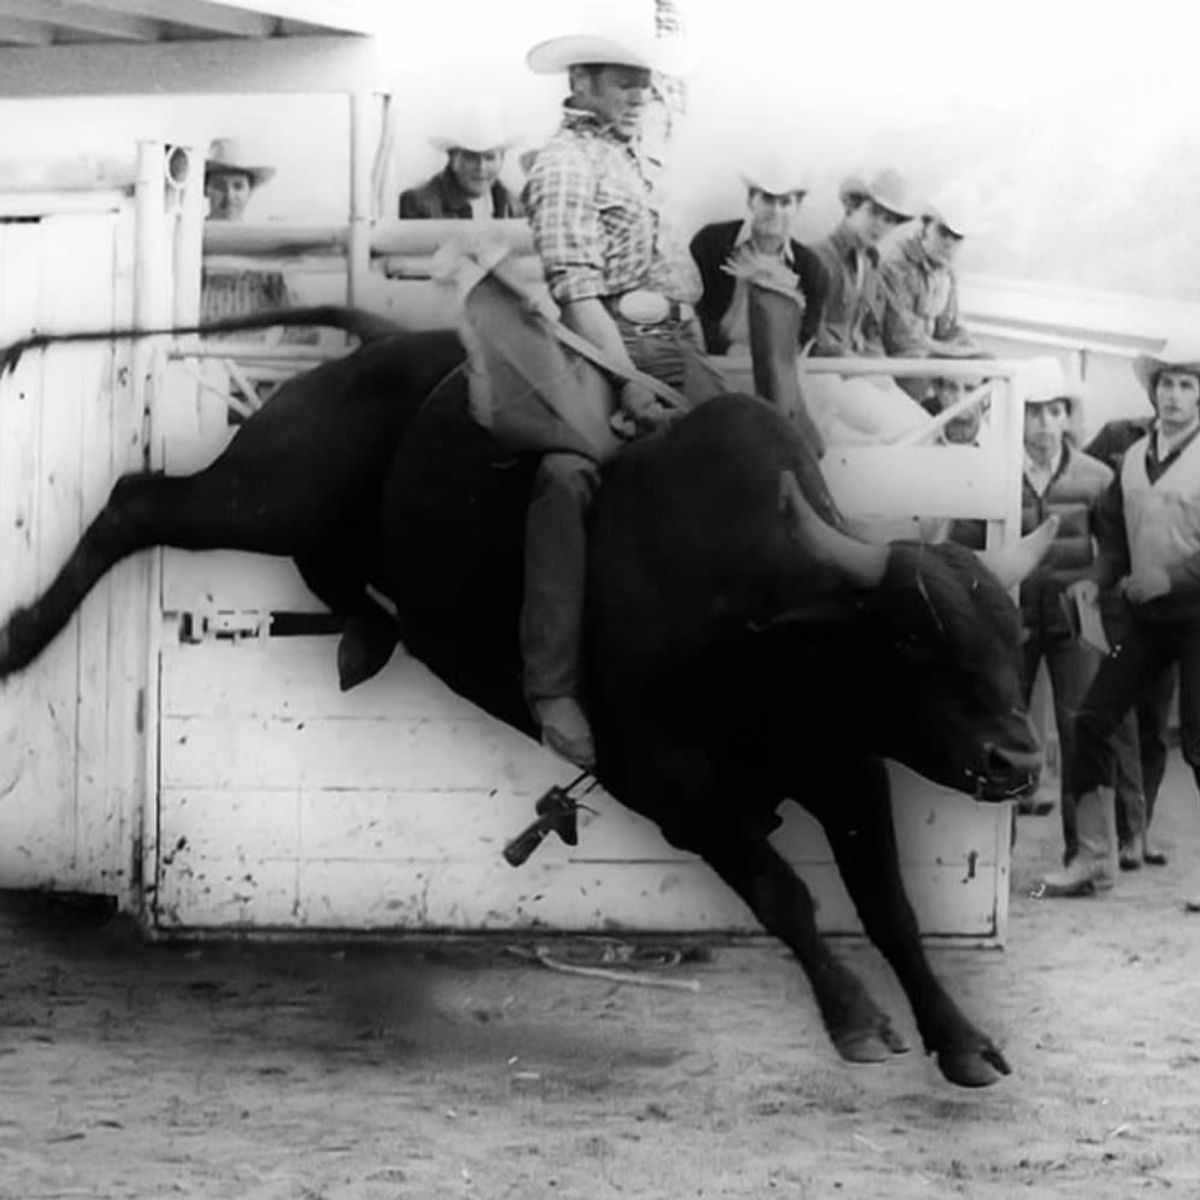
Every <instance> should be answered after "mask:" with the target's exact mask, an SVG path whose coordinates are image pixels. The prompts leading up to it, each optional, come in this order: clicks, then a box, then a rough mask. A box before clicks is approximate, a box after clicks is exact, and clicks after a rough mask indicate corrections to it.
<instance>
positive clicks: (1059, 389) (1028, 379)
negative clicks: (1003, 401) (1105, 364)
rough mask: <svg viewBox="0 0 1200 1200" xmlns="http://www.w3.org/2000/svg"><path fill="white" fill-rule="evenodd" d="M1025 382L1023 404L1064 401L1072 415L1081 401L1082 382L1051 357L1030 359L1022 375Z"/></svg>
mask: <svg viewBox="0 0 1200 1200" xmlns="http://www.w3.org/2000/svg"><path fill="white" fill-rule="evenodd" d="M1022 379H1023V380H1024V381H1025V387H1026V391H1025V404H1026V406H1027V407H1028V406H1029V405H1031V404H1053V403H1054V401H1056V400H1065V401H1066V404H1067V409H1068V411H1069V412H1070V413H1071V414H1072V415H1074V414H1075V412H1076V410H1077V409H1078V407H1079V405H1080V403H1081V402H1082V400H1083V381H1082V380H1081V379H1079V378H1078V377H1077V376H1075V375H1073V374H1071V373H1069V372H1068V371H1066V370H1065V369H1064V368H1063V365H1062V363H1061V362H1060V361H1059V360H1058V359H1057V358H1054V357H1053V356H1052V355H1046V356H1044V357H1038V358H1031V359H1030V360H1029V361H1028V362H1027V363H1026V365H1025V371H1024V373H1023V375H1022Z"/></svg>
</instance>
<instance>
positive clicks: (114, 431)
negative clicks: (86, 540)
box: [0, 209, 145, 897]
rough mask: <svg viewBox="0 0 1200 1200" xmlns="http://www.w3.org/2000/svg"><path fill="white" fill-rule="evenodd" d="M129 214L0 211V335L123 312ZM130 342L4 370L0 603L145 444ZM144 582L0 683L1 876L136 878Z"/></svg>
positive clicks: (35, 880)
mask: <svg viewBox="0 0 1200 1200" xmlns="http://www.w3.org/2000/svg"><path fill="white" fill-rule="evenodd" d="M129 220H130V218H129V214H128V212H127V211H125V210H123V209H116V210H114V211H102V212H94V213H86V212H84V213H63V214H57V215H46V216H43V217H41V218H40V219H37V220H20V221H11V222H3V223H0V264H2V265H3V269H2V270H0V340H3V341H4V342H7V341H9V340H10V339H11V338H12V337H14V336H20V335H21V334H24V333H26V332H28V331H29V330H30V329H31V328H33V327H36V328H39V329H71V328H91V327H103V326H104V325H106V324H108V323H110V322H113V321H116V322H118V323H121V322H123V321H126V320H128V318H129V313H130V300H129V298H130V289H131V272H130V263H129V260H128V248H129V245H130V238H129ZM126 354H127V352H124V351H120V350H114V349H113V348H112V347H108V346H104V345H100V346H79V347H58V348H54V349H52V350H50V351H47V352H45V353H36V354H32V355H27V356H26V358H25V359H24V361H23V362H22V364H21V366H20V367H19V368H18V370H17V371H16V373H15V374H14V375H13V376H12V377H10V378H9V379H7V380H5V381H2V382H0V563H3V570H2V571H0V613H3V614H5V615H7V613H8V612H9V611H10V610H11V609H12V607H13V606H15V605H18V604H22V603H26V602H28V601H29V600H30V599H31V598H32V597H33V596H34V595H35V594H37V593H38V592H39V591H40V590H42V589H43V588H44V587H45V586H46V585H47V584H48V583H49V582H50V581H51V580H52V579H53V577H54V575H55V573H56V572H57V571H58V569H59V567H60V566H61V565H62V562H63V560H64V559H65V558H66V556H67V555H68V553H69V552H70V551H71V550H72V548H73V547H74V545H75V543H76V541H77V540H78V538H79V536H80V534H81V533H82V532H83V529H84V528H85V525H86V523H87V522H89V521H90V520H91V518H92V517H93V516H94V515H95V513H96V511H97V510H98V509H99V508H100V506H101V505H102V504H103V502H104V499H105V498H106V496H107V494H108V491H109V489H110V488H111V486H112V482H113V479H114V477H115V475H116V474H118V473H120V471H121V470H122V469H124V468H125V467H127V466H128V465H130V464H131V463H136V461H137V460H138V459H139V457H140V437H141V428H140V419H139V416H138V414H136V413H135V412H133V411H132V410H131V406H130V403H129V397H130V394H131V393H130V389H129V378H128V363H127V358H126ZM138 594H139V592H138V567H137V566H136V565H126V566H124V567H122V568H119V569H118V570H117V571H115V572H113V573H112V574H110V575H109V576H108V577H107V578H106V579H105V580H103V581H102V582H101V583H100V584H99V585H98V586H97V587H96V589H95V590H94V591H93V592H92V594H91V595H90V596H89V597H88V598H87V599H86V600H85V602H84V604H83V606H82V608H81V609H80V611H79V612H78V613H77V615H76V616H75V618H74V619H73V620H72V621H71V623H70V625H69V626H68V628H67V629H66V630H65V631H64V632H63V633H62V634H61V635H60V636H59V637H58V638H57V639H56V640H55V641H54V642H53V643H52V644H51V646H50V647H49V648H48V649H47V651H46V652H45V653H44V654H43V655H42V656H41V658H39V659H38V661H37V662H36V663H34V664H33V665H32V666H31V667H30V668H29V669H28V670H27V671H25V672H23V673H21V674H19V675H16V676H14V677H13V678H11V679H10V680H8V681H6V682H5V683H4V684H2V685H0V886H5V887H29V886H45V887H55V888H60V889H76V890H82V891H96V892H111V893H118V894H122V895H124V896H126V897H128V896H129V895H130V894H131V891H130V889H131V888H132V886H133V884H132V873H131V869H130V864H131V861H132V854H131V843H132V840H133V837H134V826H133V816H132V814H133V812H134V810H135V809H136V804H137V800H138V798H139V796H140V781H139V777H138V763H139V762H140V752H139V746H138V739H139V737H140V734H139V732H138V729H137V721H138V714H139V708H138V705H139V701H138V693H139V689H140V686H141V682H142V681H141V679H140V677H138V675H137V673H136V671H133V672H132V673H131V671H130V664H131V662H132V661H135V660H136V653H135V650H134V646H135V645H136V643H137V642H138V641H139V640H144V623H143V625H142V627H138V626H137V625H136V623H135V624H134V625H133V627H131V626H130V623H129V621H128V616H129V612H130V611H131V605H136V603H137V596H138ZM140 595H141V600H142V607H141V608H140V609H135V611H142V612H144V611H145V609H144V602H145V593H144V590H143V591H142V592H141V593H140ZM114 615H116V616H117V618H118V619H116V620H114V619H113V618H114Z"/></svg>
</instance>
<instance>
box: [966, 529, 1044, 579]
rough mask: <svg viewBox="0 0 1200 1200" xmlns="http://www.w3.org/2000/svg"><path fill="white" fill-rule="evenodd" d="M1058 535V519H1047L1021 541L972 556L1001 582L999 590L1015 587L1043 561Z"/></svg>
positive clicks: (979, 551)
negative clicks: (976, 556) (977, 558)
mask: <svg viewBox="0 0 1200 1200" xmlns="http://www.w3.org/2000/svg"><path fill="white" fill-rule="evenodd" d="M1057 532H1058V518H1057V517H1047V518H1046V519H1045V520H1044V521H1043V522H1042V523H1041V524H1040V525H1039V526H1038V527H1037V528H1036V529H1035V530H1034V531H1033V532H1032V533H1027V534H1026V535H1025V536H1024V537H1023V538H1021V539H1020V541H1017V542H1013V543H1012V544H1011V545H1008V546H1001V547H1000V548H999V549H997V550H977V551H976V552H975V553H976V554H977V555H978V556H979V561H980V562H981V563H983V565H984V566H985V567H987V569H988V570H989V571H991V573H992V574H993V575H995V577H996V578H997V579H998V580H1000V585H1001V586H1002V587H1005V588H1010V587H1016V586H1017V584H1019V583H1020V582H1021V581H1022V580H1023V579H1024V578H1025V576H1026V575H1028V574H1029V572H1030V571H1032V570H1033V568H1034V567H1036V566H1037V565H1038V563H1039V562H1041V561H1042V556H1043V555H1044V554H1045V553H1046V551H1047V550H1049V549H1050V543H1051V542H1052V541H1054V535H1055V534H1056V533H1057Z"/></svg>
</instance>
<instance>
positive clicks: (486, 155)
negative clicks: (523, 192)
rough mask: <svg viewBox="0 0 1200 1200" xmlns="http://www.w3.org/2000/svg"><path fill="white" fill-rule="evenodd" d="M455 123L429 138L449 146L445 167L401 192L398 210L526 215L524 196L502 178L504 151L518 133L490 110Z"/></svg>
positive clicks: (431, 215)
mask: <svg viewBox="0 0 1200 1200" xmlns="http://www.w3.org/2000/svg"><path fill="white" fill-rule="evenodd" d="M451 124H452V125H453V127H452V128H450V129H448V130H447V131H446V132H445V133H442V134H439V135H438V136H437V137H435V138H432V139H430V140H431V143H432V145H433V147H434V148H435V149H436V150H442V151H445V154H446V165H445V167H443V168H442V170H440V171H439V172H438V173H437V174H436V175H434V176H433V177H432V178H431V179H427V180H426V181H425V182H424V183H423V184H421V185H420V186H418V187H412V188H408V189H406V190H405V191H403V192H401V193H400V216H401V217H408V218H417V219H425V220H436V219H439V218H457V219H460V220H467V221H469V220H477V221H478V220H488V219H490V218H493V217H520V216H523V215H524V213H523V210H522V208H521V203H520V201H519V200H518V199H517V197H516V196H514V195H513V193H512V192H510V191H509V190H508V188H506V187H505V186H504V184H503V183H501V182H500V171H501V169H502V168H503V166H504V155H505V153H506V152H507V151H508V149H509V147H510V146H511V145H512V144H513V142H514V141H515V140H516V139H514V138H513V137H511V136H509V135H507V134H506V133H505V132H504V131H503V130H502V129H501V128H500V125H499V123H498V122H497V121H496V120H495V119H494V118H493V117H491V116H490V115H488V114H483V113H479V114H474V115H472V116H471V117H470V118H468V119H464V120H461V121H458V122H456V123H455V122H452V123H451Z"/></svg>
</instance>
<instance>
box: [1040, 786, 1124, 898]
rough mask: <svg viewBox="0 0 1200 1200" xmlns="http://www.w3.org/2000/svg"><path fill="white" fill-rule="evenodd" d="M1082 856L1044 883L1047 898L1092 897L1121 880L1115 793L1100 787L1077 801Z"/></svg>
mask: <svg viewBox="0 0 1200 1200" xmlns="http://www.w3.org/2000/svg"><path fill="white" fill-rule="evenodd" d="M1075 817H1076V832H1077V836H1078V840H1079V852H1078V853H1077V854H1076V855H1075V857H1074V858H1073V859H1071V861H1070V862H1069V863H1068V864H1067V865H1066V866H1065V867H1064V868H1063V869H1062V870H1061V871H1056V872H1054V873H1053V874H1050V875H1047V876H1046V878H1045V879H1044V880H1043V881H1042V895H1043V896H1090V895H1092V894H1093V893H1094V892H1099V891H1105V890H1107V889H1108V888H1111V887H1112V886H1113V884H1114V883H1115V882H1116V879H1117V871H1118V869H1119V868H1118V866H1117V814H1116V807H1115V804H1114V800H1113V789H1112V788H1110V787H1099V788H1096V789H1094V790H1093V791H1090V792H1087V793H1085V794H1084V795H1082V796H1080V797H1079V798H1078V800H1077V801H1076V810H1075Z"/></svg>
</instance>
